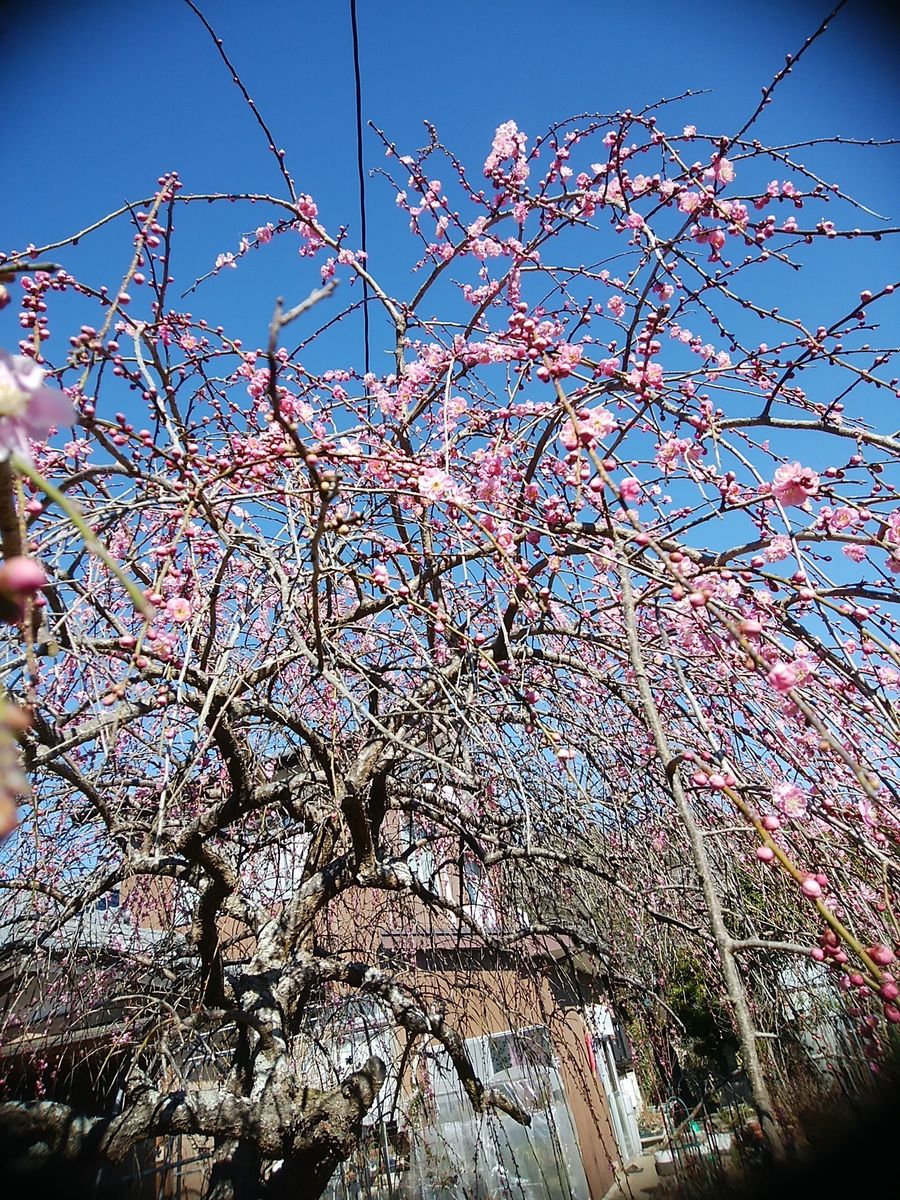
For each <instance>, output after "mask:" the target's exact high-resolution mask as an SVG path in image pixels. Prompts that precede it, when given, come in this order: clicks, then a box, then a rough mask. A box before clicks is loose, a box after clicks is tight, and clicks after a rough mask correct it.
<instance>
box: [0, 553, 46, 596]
mask: <svg viewBox="0 0 900 1200" xmlns="http://www.w3.org/2000/svg"><path fill="white" fill-rule="evenodd" d="M46 586H47V576H46V575H45V574H44V568H43V567H42V566H41V564H40V563H39V562H38V561H37V560H36V559H34V558H26V556H25V555H24V554H17V555H14V556H13V557H12V558H8V559H7V560H6V562H5V563H4V564H3V566H2V567H0V591H3V592H6V593H7V594H8V595H12V596H28V595H31V594H33V593H34V592H37V591H39V590H40V589H41V588H42V587H46Z"/></svg>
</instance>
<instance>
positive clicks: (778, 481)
mask: <svg viewBox="0 0 900 1200" xmlns="http://www.w3.org/2000/svg"><path fill="white" fill-rule="evenodd" d="M818 493H819V476H818V475H817V474H816V473H815V471H813V470H812V468H811V467H804V466H802V465H801V464H800V463H798V462H793V463H785V464H784V465H783V466H780V467H779V468H778V469H777V471H776V472H775V480H774V483H773V484H772V495H773V496H774V497H775V498H776V499H777V500H779V501H780V502H781V503H782V504H785V505H788V506H791V505H793V507H795V508H803V507H805V506H806V505H808V503H809V500H810V498H811V497H812V496H817V495H818Z"/></svg>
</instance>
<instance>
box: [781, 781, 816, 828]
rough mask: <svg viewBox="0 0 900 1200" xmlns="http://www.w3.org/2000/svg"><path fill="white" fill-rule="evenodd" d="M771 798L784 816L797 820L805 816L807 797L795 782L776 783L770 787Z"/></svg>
mask: <svg viewBox="0 0 900 1200" xmlns="http://www.w3.org/2000/svg"><path fill="white" fill-rule="evenodd" d="M772 799H773V800H774V801H775V804H776V805H777V807H778V809H779V811H780V812H782V813H784V815H785V816H786V817H790V818H792V819H794V820H797V819H800V818H801V817H805V816H806V810H807V806H808V804H809V797H808V796H807V795H806V793H805V792H804V791H803V789H802V788H799V787H797V785H796V784H795V783H776V784H775V786H774V787H773V788H772Z"/></svg>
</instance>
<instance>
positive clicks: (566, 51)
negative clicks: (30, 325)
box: [0, 0, 900, 353]
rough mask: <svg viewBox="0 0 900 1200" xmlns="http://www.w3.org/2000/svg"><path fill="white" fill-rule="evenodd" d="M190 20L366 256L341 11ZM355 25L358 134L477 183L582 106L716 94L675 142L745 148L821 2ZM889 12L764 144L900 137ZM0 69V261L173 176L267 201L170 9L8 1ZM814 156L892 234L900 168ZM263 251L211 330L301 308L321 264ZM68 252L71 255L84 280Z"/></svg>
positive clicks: (824, 152)
mask: <svg viewBox="0 0 900 1200" xmlns="http://www.w3.org/2000/svg"><path fill="white" fill-rule="evenodd" d="M203 7H204V10H205V12H206V14H207V16H208V17H209V18H210V20H211V21H212V22H213V23H214V24H215V26H216V28H217V30H218V32H219V34H220V36H221V37H222V38H223V39H224V42H225V46H226V48H227V50H228V52H229V53H230V54H231V56H232V57H233V59H234V61H235V63H236V65H237V67H238V69H239V71H240V72H241V74H242V76H243V78H244V81H245V83H246V84H247V86H248V88H249V90H250V91H251V93H252V94H253V96H254V98H255V100H256V101H257V103H258V105H259V107H260V109H261V111H262V112H263V114H264V115H265V117H266V119H267V120H268V122H269V123H270V125H271V126H272V128H273V130H274V132H275V137H276V140H277V141H278V143H279V144H280V145H282V146H283V147H284V149H285V150H286V152H287V163H288V166H289V168H290V170H291V171H292V173H293V175H294V178H295V180H296V182H297V186H298V188H299V189H300V190H302V191H308V192H311V193H312V194H313V195H314V196H315V198H316V200H317V201H318V203H319V206H320V211H321V213H322V216H323V217H324V219H325V221H326V223H327V224H328V225H329V226H331V227H336V226H337V225H338V224H340V223H348V224H350V225H351V228H352V229H353V230H355V231H356V233H352V234H351V237H350V239H349V241H350V244H351V245H358V236H356V234H358V224H357V211H358V210H357V195H356V175H355V154H356V141H355V125H354V103H353V100H354V93H353V70H352V58H351V39H350V23H349V0H308V2H305V3H304V2H303V0H255V2H253V3H250V2H248V0H207V2H206V3H205V5H204V6H203ZM358 9H359V34H360V41H361V65H362V78H363V102H364V115H365V117H366V118H367V119H371V120H373V121H375V122H376V123H378V124H380V125H381V126H382V127H383V128H384V129H385V130H386V131H387V132H388V134H389V135H390V137H391V138H392V139H393V140H394V141H395V142H397V143H398V145H400V146H407V147H408V146H412V145H417V144H419V143H420V142H421V141H422V140H423V132H422V125H421V122H422V119H423V118H426V117H427V118H429V119H430V120H432V121H433V122H435V123H436V124H437V126H438V128H439V130H440V132H441V134H442V135H443V138H444V140H445V141H446V142H447V144H448V145H450V146H451V147H452V148H453V149H455V150H456V151H457V152H458V153H459V155H460V157H461V158H462V159H463V160H464V161H469V162H471V163H473V164H476V165H479V166H480V164H481V162H482V161H483V159H484V157H485V153H486V151H487V149H488V147H489V145H490V140H491V136H492V133H493V130H494V128H495V127H496V126H497V125H498V124H499V123H500V122H501V121H504V120H508V119H510V118H512V119H514V120H516V121H517V122H518V124H519V126H520V127H521V128H523V129H525V130H526V131H528V133H529V134H530V135H532V136H534V134H536V133H539V132H541V131H542V130H543V129H544V128H545V127H546V126H547V125H548V124H549V123H550V122H551V121H552V120H554V119H555V118H560V117H564V116H567V115H570V114H572V113H574V112H578V111H584V110H592V111H593V110H601V111H602V110H616V109H622V108H625V107H631V108H634V109H637V108H639V107H641V106H643V105H644V104H646V103H648V102H650V101H654V100H656V99H658V98H660V97H661V96H668V95H673V94H676V93H678V92H681V91H683V90H685V89H687V88H693V89H710V94H708V95H704V96H698V97H696V98H695V99H693V100H691V101H689V102H687V103H685V104H684V105H682V106H680V107H679V108H678V110H677V111H673V112H672V115H671V122H672V124H673V126H674V127H675V128H678V129H680V127H681V126H682V125H683V124H684V123H686V122H688V121H690V122H693V123H695V124H697V125H698V127H699V128H700V129H701V131H702V132H728V131H734V129H735V128H736V126H737V125H738V124H739V123H741V122H742V121H743V119H744V118H745V117H746V116H747V115H748V114H749V112H750V111H751V110H752V109H753V107H754V106H755V104H756V102H757V99H758V97H759V90H760V87H761V86H762V85H763V84H764V83H766V82H767V81H768V80H769V79H770V78H771V76H772V74H773V73H774V71H776V70H777V69H778V67H779V66H780V65H781V64H782V63H783V61H784V55H785V53H786V52H788V51H796V50H797V49H798V48H799V46H800V45H801V44H802V42H803V40H804V38H805V36H806V35H807V34H808V33H810V32H811V31H812V30H813V29H814V28H815V27H816V26H817V25H818V23H819V21H820V20H821V19H822V17H823V16H824V15H825V13H826V12H827V4H826V3H823V4H816V3H812V2H810V0H799V2H796V0H795V2H791V3H779V4H776V3H774V2H773V0H758V2H757V3H755V4H747V5H735V4H728V3H724V2H722V0H720V2H717V3H713V2H711V0H693V2H690V3H688V2H682V3H672V2H668V3H661V2H658V0H645V2H644V3H634V2H631V3H616V4H611V3H606V0H554V2H553V3H549V2H548V0H540V2H537V0H518V2H516V3H508V2H506V0H503V2H497V0H493V2H492V0H478V2H476V0H451V2H448V3H443V4H440V3H433V2H428V0H417V2H416V3H412V2H410V0H358ZM887 11H888V10H887V9H881V8H879V7H878V6H877V5H875V4H872V3H867V2H865V0H850V3H849V5H848V7H847V8H846V9H845V10H844V11H843V12H842V13H841V14H840V15H839V16H838V17H837V18H836V19H835V20H834V22H833V25H832V27H831V29H830V31H829V33H828V34H826V36H825V37H824V38H823V39H822V40H820V41H819V42H818V43H817V45H816V46H815V47H814V48H813V49H812V50H811V52H810V53H809V55H808V56H806V57H805V58H804V60H803V61H802V63H801V64H800V65H799V66H798V68H797V70H796V71H795V72H794V74H793V75H792V76H790V77H789V78H788V79H787V80H786V81H785V83H784V84H783V86H782V88H781V89H780V90H779V92H778V95H777V100H776V102H775V103H774V104H773V105H772V108H771V110H770V112H769V113H768V114H767V115H766V117H765V119H764V120H763V121H762V122H761V123H760V124H759V126H758V127H757V130H756V132H757V135H758V136H759V137H761V138H762V139H763V140H765V139H766V138H767V137H771V138H777V139H779V140H789V139H795V138H796V139H799V138H804V137H810V136H814V135H826V136H827V135H833V134H843V135H846V136H853V137H869V136H871V137H886V136H892V135H894V134H896V133H898V131H900V122H898V84H897V66H896V64H897V61H898V54H900V47H898V39H897V26H896V24H893V23H891V22H890V20H889V18H888V17H887V16H886V15H885V14H886V12H887ZM0 61H2V63H3V72H2V79H3V100H2V131H3V147H4V150H3V167H4V169H3V186H2V188H0V246H2V247H3V248H4V249H10V248H13V247H21V246H23V245H24V244H26V243H27V242H29V241H34V242H36V243H38V244H41V243H43V242H45V241H49V240H52V239H54V238H56V237H59V236H62V235H64V234H66V233H69V232H71V231H73V230H75V229H76V228H79V227H80V226H82V225H84V224H87V223H88V222H90V221H91V220H93V219H95V218H96V217H97V216H99V215H101V214H103V213H104V212H106V211H109V210H110V209H112V208H114V207H116V206H118V205H119V204H120V203H121V202H122V201H123V200H125V199H135V198H138V197H140V196H142V195H145V194H147V192H148V191H149V190H150V189H151V188H152V186H153V185H154V183H155V180H156V177H157V176H158V175H159V174H160V173H161V172H163V171H165V170H169V169H176V170H178V171H179V173H180V174H181V176H182V179H183V180H184V183H185V187H186V189H187V190H190V191H205V190H215V191H223V190H224V191H227V190H236V191H240V190H244V189H248V190H272V191H278V190H279V185H280V184H281V181H280V178H279V175H278V173H277V170H276V169H275V165H274V163H273V161H272V158H271V156H270V155H269V154H268V152H267V150H266V147H265V144H264V140H263V138H262V136H261V134H260V131H259V129H258V128H257V126H256V125H255V123H254V122H253V119H252V117H251V114H250V113H249V112H248V110H247V108H246V106H245V105H244V103H243V101H242V100H241V97H240V96H239V94H238V92H237V90H236V88H235V87H234V86H233V84H232V82H231V80H230V78H229V77H228V74H227V72H226V71H225V69H224V67H223V64H222V63H221V61H220V59H219V58H218V55H217V54H216V53H215V50H214V47H213V46H212V44H211V42H210V40H209V37H208V35H207V34H206V32H205V30H204V29H203V28H202V27H201V25H200V24H199V22H198V21H197V19H196V17H195V16H194V15H193V13H192V12H191V11H190V10H189V9H188V8H187V6H186V5H185V4H184V3H183V2H182V0H156V2H155V3H134V2H124V0H120V2H119V3H114V2H112V0H92V2H90V3H80V4H74V3H59V2H54V0H49V2H48V3H44V4H40V5H38V4H28V5H26V4H25V3H21V2H20V3H13V4H7V5H6V7H5V8H3V9H2V19H0ZM366 155H367V165H369V166H377V165H380V164H381V163H382V162H383V161H384V159H383V156H382V154H381V153H380V151H379V149H378V147H377V145H376V144H375V142H374V140H373V139H371V137H370V140H369V141H368V142H367V145H366ZM807 161H809V162H810V164H811V165H814V166H816V167H818V168H820V169H821V171H822V173H823V174H824V175H825V176H826V177H827V178H830V177H831V176H834V178H835V179H840V180H841V181H849V182H851V183H852V184H853V186H854V190H855V194H856V195H857V196H858V198H859V199H861V200H863V201H864V202H865V203H866V204H868V205H870V206H871V207H873V208H874V209H876V210H878V211H879V212H881V213H884V214H886V215H887V216H889V217H891V218H892V219H893V220H894V222H895V223H900V201H898V191H900V155H898V153H897V151H896V150H894V151H889V152H885V153H883V154H881V153H877V152H872V151H865V150H846V151H843V152H841V153H836V152H835V151H834V149H833V148H829V147H825V148H822V149H820V150H817V151H815V152H810V154H809V155H808V156H807ZM368 186H369V202H368V210H369V221H370V231H369V234H370V236H369V250H370V256H371V262H372V267H373V270H374V271H375V272H376V274H377V273H378V272H379V270H388V271H390V270H392V269H393V268H394V265H395V258H396V254H397V252H398V247H400V246H401V245H402V239H403V222H402V219H400V218H399V216H398V214H397V213H396V211H395V209H394V206H393V204H392V200H391V196H390V193H389V191H388V189H387V188H386V186H385V185H384V184H383V183H379V181H378V180H377V179H374V180H371V181H370V182H369V185H368ZM281 187H282V189H283V184H281ZM204 218H205V219H206V221H207V225H206V232H207V239H205V240H204V241H203V243H202V244H200V243H199V242H198V243H197V244H196V245H194V244H191V245H185V240H184V239H182V244H181V246H180V248H179V253H180V254H181V255H182V259H181V264H180V270H179V282H183V283H184V284H185V286H186V285H187V284H188V283H189V282H190V281H191V280H190V278H189V277H188V276H189V273H190V271H191V270H194V269H196V272H197V273H200V272H202V271H203V270H205V269H207V268H208V267H209V266H210V265H211V261H212V258H211V256H212V257H214V255H215V252H216V251H217V250H226V249H234V248H236V245H237V242H238V239H239V237H240V234H241V233H242V232H243V231H245V230H247V229H250V228H253V225H254V223H255V221H254V219H253V214H252V213H250V212H248V211H247V210H243V211H239V210H237V209H234V208H226V207H224V206H223V207H221V208H219V209H217V210H216V211H215V212H214V213H212V212H211V213H208V214H207V213H204ZM860 223H862V222H860ZM836 249H837V256H836V257H835V256H831V258H830V262H831V264H832V266H831V268H830V269H831V272H832V275H830V276H828V277H824V276H823V277H821V278H819V279H813V280H810V278H809V277H806V279H805V281H804V283H803V285H802V286H803V287H806V288H809V287H810V285H811V284H812V283H814V284H815V288H816V291H817V293H819V294H821V291H820V289H822V288H825V289H826V291H827V289H828V287H830V286H832V282H831V281H833V286H834V287H835V288H837V287H838V285H840V286H841V287H843V286H845V285H846V286H847V287H850V288H853V287H856V288H857V290H858V287H859V286H869V285H870V284H871V282H872V280H871V279H870V277H869V275H868V274H866V271H867V267H866V265H865V264H866V262H867V260H866V259H865V253H866V252H865V249H862V250H860V248H859V246H858V244H855V245H854V246H853V247H852V248H851V247H849V246H847V247H844V248H836ZM129 250H130V236H129V234H128V232H127V230H125V229H124V228H120V230H119V234H118V240H117V241H115V242H114V241H112V240H103V239H101V240H99V241H98V242H95V243H93V244H92V245H91V247H90V249H89V253H90V254H91V255H92V256H93V258H92V261H91V263H90V274H91V276H92V278H93V281H94V282H96V283H101V282H106V283H110V284H114V283H115V281H116V276H117V275H118V274H120V272H121V270H122V268H123V267H124V265H125V264H126V262H127V258H128V254H129ZM842 254H843V258H841V255H842ZM881 255H882V260H883V259H884V252H883V251H882V252H881ZM107 256H108V257H107ZM252 257H253V258H254V259H255V260H258V261H254V262H251V263H248V266H247V268H246V270H243V269H242V272H241V286H240V287H236V286H235V284H236V277H235V274H234V273H229V272H225V273H224V274H223V276H222V277H220V278H218V279H215V280H213V281H212V282H211V283H210V284H209V285H208V288H207V291H206V292H205V293H204V294H203V295H204V299H203V300H200V299H197V300H196V301H195V302H194V303H192V309H193V310H194V311H196V312H198V313H199V312H200V311H201V309H204V308H205V306H206V304H207V303H208V302H212V301H214V305H213V307H214V308H215V310H216V312H215V316H216V320H217V321H222V323H226V324H227V323H228V321H229V318H231V319H234V320H237V321H239V322H240V324H241V326H242V330H241V332H242V333H244V335H245V336H247V337H249V338H251V339H252V340H253V339H255V340H260V339H262V337H263V330H264V328H265V323H266V321H267V320H268V317H269V315H270V313H271V305H272V299H273V297H274V295H275V294H276V293H277V292H284V293H285V294H286V296H287V298H288V299H289V300H292V299H296V298H299V297H300V296H302V295H304V294H306V292H307V291H308V290H309V287H310V286H312V285H313V284H314V283H315V282H316V278H317V266H313V265H312V264H302V263H300V262H299V260H297V259H296V257H295V258H293V260H292V262H291V263H290V264H289V265H286V256H280V257H279V259H278V263H277V265H276V260H275V259H274V258H272V259H269V260H266V259H264V258H263V256H262V255H255V256H252ZM76 258H77V256H75V255H74V254H73V253H71V252H66V254H65V255H64V256H63V259H64V261H65V264H66V265H67V266H72V268H73V269H75V270H76V271H77V270H80V269H84V267H83V263H84V260H83V259H78V260H77V261H76ZM835 264H838V265H839V269H838V270H837V272H835ZM841 264H845V265H841ZM894 269H895V270H896V267H895V268H894ZM857 272H858V273H859V275H860V277H859V279H858V280H857V279H855V278H854V274H855V273H857ZM880 273H881V274H884V269H883V268H882V269H881V272H880ZM875 282H876V283H881V282H885V280H884V279H881V278H880V277H879V278H876V279H875ZM179 290H180V289H179ZM835 303H836V304H837V303H838V301H837V299H836V300H835ZM17 338H18V327H17V325H16V323H15V316H14V313H13V311H12V308H10V309H7V311H6V312H5V313H3V314H0V344H6V345H10V344H12V343H14V342H15V340H17ZM60 349H61V347H58V346H57V345H56V344H54V343H51V350H52V351H56V353H59V351H60Z"/></svg>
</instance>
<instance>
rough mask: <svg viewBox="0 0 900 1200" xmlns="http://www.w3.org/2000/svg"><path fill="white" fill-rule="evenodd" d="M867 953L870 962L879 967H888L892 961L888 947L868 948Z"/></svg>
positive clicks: (892, 955)
mask: <svg viewBox="0 0 900 1200" xmlns="http://www.w3.org/2000/svg"><path fill="white" fill-rule="evenodd" d="M867 953H868V955H869V958H871V960H872V962H875V963H878V965H879V967H889V966H890V965H891V963H892V962H893V961H894V952H893V950H892V949H891V948H890V946H870V947H869V949H868V951H867Z"/></svg>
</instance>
